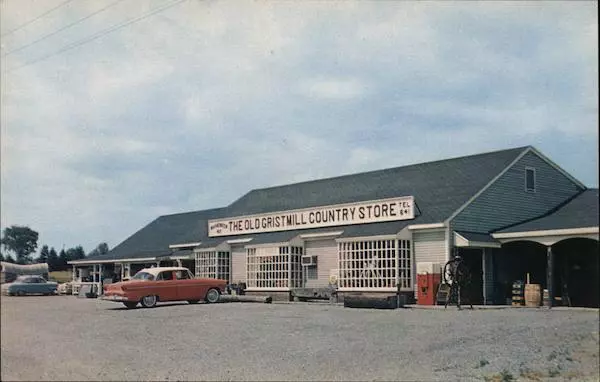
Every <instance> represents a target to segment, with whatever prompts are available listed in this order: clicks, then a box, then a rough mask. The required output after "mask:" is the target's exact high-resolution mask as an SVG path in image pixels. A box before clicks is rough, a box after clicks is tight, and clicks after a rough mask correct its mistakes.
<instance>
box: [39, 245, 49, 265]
mask: <svg viewBox="0 0 600 382" xmlns="http://www.w3.org/2000/svg"><path fill="white" fill-rule="evenodd" d="M49 255H50V251H49V250H48V246H47V245H44V246H42V250H41V251H40V256H39V257H38V258H37V262H38V263H47V262H48V256H49Z"/></svg>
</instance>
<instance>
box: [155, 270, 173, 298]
mask: <svg viewBox="0 0 600 382" xmlns="http://www.w3.org/2000/svg"><path fill="white" fill-rule="evenodd" d="M154 284H155V285H156V288H155V289H156V295H157V296H158V300H159V301H173V300H177V283H176V280H175V279H174V275H173V271H162V272H160V273H159V274H158V275H157V276H156V282H155V283H154Z"/></svg>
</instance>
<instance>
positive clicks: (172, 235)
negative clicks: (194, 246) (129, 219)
mask: <svg viewBox="0 0 600 382" xmlns="http://www.w3.org/2000/svg"><path fill="white" fill-rule="evenodd" d="M221 210H222V209H220V208H215V209H210V210H203V211H193V212H185V213H180V214H173V215H164V216H160V217H158V218H157V219H155V220H154V221H152V222H151V223H150V224H148V225H146V226H145V227H143V228H142V229H140V230H139V231H137V232H136V233H134V234H133V235H131V236H130V237H128V238H127V239H125V240H124V241H123V242H122V243H120V244H119V245H117V246H116V247H114V248H113V249H112V250H110V251H109V252H108V253H107V254H105V255H100V256H95V257H88V258H85V259H84V260H85V261H89V260H115V259H125V258H127V259H139V258H146V257H157V256H166V255H169V254H171V252H173V251H172V250H171V249H170V248H169V245H171V244H184V243H193V242H199V241H200V239H201V238H204V237H207V236H208V234H207V232H208V229H207V224H206V222H207V220H208V219H212V218H214V217H218V216H220V215H219V213H220V211H221Z"/></svg>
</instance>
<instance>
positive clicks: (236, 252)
mask: <svg viewBox="0 0 600 382" xmlns="http://www.w3.org/2000/svg"><path fill="white" fill-rule="evenodd" d="M231 281H232V282H233V283H238V282H246V249H245V248H244V246H241V245H240V246H231Z"/></svg>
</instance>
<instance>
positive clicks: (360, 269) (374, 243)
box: [337, 237, 413, 292]
mask: <svg viewBox="0 0 600 382" xmlns="http://www.w3.org/2000/svg"><path fill="white" fill-rule="evenodd" d="M412 256H413V255H412V240H406V239H396V238H391V237H388V238H377V239H371V240H365V239H363V240H344V241H338V277H337V285H338V289H339V290H340V291H386V292H387V291H389V292H391V291H397V289H398V285H400V290H401V291H412V289H413V274H412V264H413V258H412Z"/></svg>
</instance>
